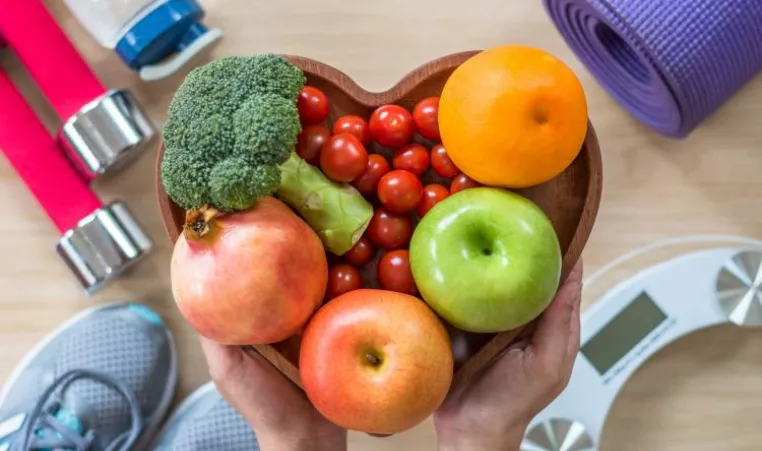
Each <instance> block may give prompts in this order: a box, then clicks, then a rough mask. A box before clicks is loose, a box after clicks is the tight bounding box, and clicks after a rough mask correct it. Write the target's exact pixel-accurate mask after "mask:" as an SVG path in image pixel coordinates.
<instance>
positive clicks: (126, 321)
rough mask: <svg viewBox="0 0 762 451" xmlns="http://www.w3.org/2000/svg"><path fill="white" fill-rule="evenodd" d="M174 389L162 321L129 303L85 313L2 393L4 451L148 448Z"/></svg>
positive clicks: (26, 362)
mask: <svg viewBox="0 0 762 451" xmlns="http://www.w3.org/2000/svg"><path fill="white" fill-rule="evenodd" d="M176 381H177V358H176V352H175V346H174V342H173V341H172V336H171V335H170V333H169V331H168V330H167V328H166V327H165V326H164V324H163V322H162V320H161V318H159V315H157V314H156V313H155V312H154V311H153V310H150V309H148V308H147V307H145V306H142V305H139V304H131V303H119V304H110V305H105V306H99V307H95V308H92V309H89V310H87V311H84V312H82V313H80V314H79V315H77V316H75V317H74V318H72V319H70V320H69V321H67V322H66V323H65V324H63V325H62V326H60V327H59V328H58V329H57V330H56V331H55V332H53V333H52V334H50V335H48V336H47V337H46V338H45V339H44V340H43V341H42V342H40V343H39V344H38V345H37V346H36V347H35V348H34V349H33V350H32V351H30V352H29V353H28V354H27V356H26V357H25V358H24V359H23V361H22V362H21V364H19V366H18V367H17V368H16V369H15V370H14V372H13V373H12V374H11V376H10V378H9V379H8V381H7V383H6V384H5V386H3V389H2V391H0V451H27V450H33V449H55V450H60V449H66V450H76V451H83V450H127V449H139V448H141V447H145V444H146V442H148V441H149V440H150V438H151V436H152V435H153V434H154V433H155V432H156V430H157V429H158V426H159V424H160V422H161V420H162V418H163V417H164V415H165V413H166V412H167V410H168V408H169V404H170V402H171V400H172V397H173V395H174V391H175V385H176Z"/></svg>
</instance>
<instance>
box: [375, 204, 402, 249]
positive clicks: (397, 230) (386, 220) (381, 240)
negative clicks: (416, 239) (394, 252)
mask: <svg viewBox="0 0 762 451" xmlns="http://www.w3.org/2000/svg"><path fill="white" fill-rule="evenodd" d="M366 234H367V235H368V238H370V240H371V241H373V244H375V245H376V246H378V247H380V248H382V249H396V248H399V247H402V246H404V245H406V244H407V243H408V241H410V236H411V235H412V234H413V221H411V220H410V218H409V217H408V216H407V215H396V214H394V213H390V212H388V211H386V210H385V209H383V208H379V209H378V210H376V212H375V213H374V214H373V218H371V220H370V224H368V230H367V232H366Z"/></svg>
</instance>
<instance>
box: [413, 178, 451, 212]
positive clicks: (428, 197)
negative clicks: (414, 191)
mask: <svg viewBox="0 0 762 451" xmlns="http://www.w3.org/2000/svg"><path fill="white" fill-rule="evenodd" d="M449 195H450V191H449V190H448V189H447V188H445V187H444V186H442V185H439V184H437V183H433V184H431V185H426V187H425V188H423V198H421V202H419V203H418V206H417V207H415V212H416V213H418V217H419V218H422V217H423V216H424V215H425V214H426V213H428V212H429V210H431V209H432V208H434V205H436V204H438V203H440V202H442V201H443V200H445V199H446V198H447V197H448V196H449Z"/></svg>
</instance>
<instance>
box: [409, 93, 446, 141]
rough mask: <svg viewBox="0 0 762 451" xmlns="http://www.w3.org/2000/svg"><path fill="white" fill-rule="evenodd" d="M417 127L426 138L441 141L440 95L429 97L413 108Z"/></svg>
mask: <svg viewBox="0 0 762 451" xmlns="http://www.w3.org/2000/svg"><path fill="white" fill-rule="evenodd" d="M413 122H414V123H415V129H416V130H417V131H418V133H420V135H421V136H423V137H424V138H426V139H430V140H432V141H439V139H440V138H439V97H429V98H427V99H423V100H421V101H420V102H418V105H416V106H415V108H413Z"/></svg>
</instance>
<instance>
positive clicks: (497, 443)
mask: <svg viewBox="0 0 762 451" xmlns="http://www.w3.org/2000/svg"><path fill="white" fill-rule="evenodd" d="M581 297H582V264H581V263H578V264H577V266H576V267H575V268H574V269H573V270H572V272H571V274H569V277H568V279H567V280H566V282H565V283H564V284H563V285H562V286H561V288H560V289H559V290H558V293H557V294H556V296H555V298H554V300H553V302H552V303H551V305H550V307H548V309H547V310H546V311H545V312H544V313H543V314H542V316H541V317H540V319H539V321H538V323H537V326H536V328H535V329H534V331H528V332H529V333H527V334H524V336H523V337H522V338H521V339H519V340H518V341H517V342H516V343H515V344H513V345H511V346H510V347H509V348H508V349H507V350H506V351H505V352H504V353H503V354H502V355H500V356H499V357H497V358H496V359H495V361H494V363H492V365H491V366H489V367H488V368H487V369H486V370H485V371H484V372H482V373H481V374H480V375H477V376H475V377H474V378H473V379H471V380H469V381H467V382H466V383H464V384H461V385H457V386H453V387H452V389H451V391H450V394H449V395H448V396H447V399H445V402H444V403H443V404H442V406H441V407H440V408H439V410H438V411H437V412H436V414H435V415H434V423H435V425H436V429H437V437H438V440H439V449H440V450H441V451H454V450H457V451H464V450H468V451H471V450H490V451H518V450H519V448H520V446H521V440H522V439H523V436H524V432H525V430H526V428H527V426H528V424H529V422H530V421H531V420H532V418H534V417H535V416H536V415H537V414H538V413H540V411H542V409H544V408H545V407H546V406H547V405H548V404H550V402H551V401H553V399H555V398H556V396H558V395H559V394H560V393H561V391H563V389H564V388H565V387H566V385H567V384H568V382H569V378H570V377H571V371H572V368H573V366H574V360H575V358H576V356H577V352H578V351H579V345H580V343H579V340H580V335H579V333H580V316H579V315H580V301H581Z"/></svg>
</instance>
